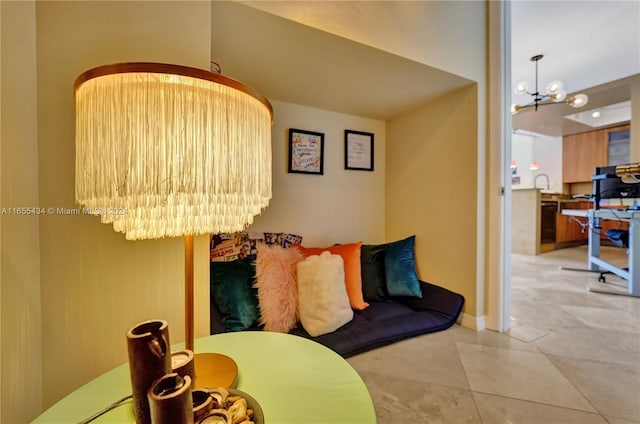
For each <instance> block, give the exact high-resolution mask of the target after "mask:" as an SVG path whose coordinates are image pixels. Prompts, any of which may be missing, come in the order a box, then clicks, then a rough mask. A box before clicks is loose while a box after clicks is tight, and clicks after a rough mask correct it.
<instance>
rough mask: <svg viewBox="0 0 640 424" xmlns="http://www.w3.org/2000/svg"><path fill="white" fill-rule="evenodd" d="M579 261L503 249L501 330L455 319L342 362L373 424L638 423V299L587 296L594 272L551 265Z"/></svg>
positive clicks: (607, 251)
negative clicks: (363, 392)
mask: <svg viewBox="0 0 640 424" xmlns="http://www.w3.org/2000/svg"><path fill="white" fill-rule="evenodd" d="M603 256H606V257H607V259H608V260H610V261H612V262H616V263H618V264H620V265H622V264H625V262H626V256H625V253H624V251H623V250H622V249H617V248H604V251H603ZM586 258H587V250H586V246H581V247H576V248H571V249H562V250H557V251H554V252H549V253H545V254H542V255H539V256H526V255H516V254H514V255H512V281H511V284H512V290H511V316H512V328H511V330H510V331H509V332H508V333H503V334H500V333H497V332H493V331H490V330H485V331H482V332H475V331H472V330H468V329H465V328H462V327H460V326H458V325H456V326H454V327H453V328H451V329H449V330H447V331H443V332H440V333H435V334H429V335H425V336H421V337H416V338H413V339H410V340H406V341H403V342H400V343H396V344H394V345H391V346H387V347H383V348H380V349H376V350H373V351H370V352H366V353H364V354H361V355H357V356H354V357H351V358H349V362H350V363H351V365H352V366H353V367H354V368H355V369H356V370H357V371H358V372H359V373H360V375H361V376H362V378H363V379H364V381H365V383H366V384H367V387H368V388H369V391H370V393H371V396H372V398H373V401H374V404H375V407H376V413H377V416H378V423H379V424H392V423H403V424H404V423H430V424H431V423H433V424H437V423H453V424H457V423H481V424H502V423H505V424H506V423H509V424H565V423H566V424H607V423H608V424H640V298H631V297H627V296H616V295H609V294H600V293H593V292H589V291H587V290H586V286H587V285H591V286H593V285H598V284H600V283H598V275H597V274H592V273H583V272H577V271H567V270H564V269H561V268H560V267H561V266H567V267H575V268H584V267H585V265H586V260H587V259H586ZM607 280H608V282H610V284H615V283H618V284H620V283H622V282H623V280H621V279H619V278H618V277H615V276H607Z"/></svg>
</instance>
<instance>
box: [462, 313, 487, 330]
mask: <svg viewBox="0 0 640 424" xmlns="http://www.w3.org/2000/svg"><path fill="white" fill-rule="evenodd" d="M458 324H460V325H461V326H463V327H465V328H469V329H471V330H476V331H482V330H484V329H486V328H487V323H486V320H485V316H484V315H481V316H479V317H476V316H473V315H469V314H464V313H463V314H462V315H460V318H458Z"/></svg>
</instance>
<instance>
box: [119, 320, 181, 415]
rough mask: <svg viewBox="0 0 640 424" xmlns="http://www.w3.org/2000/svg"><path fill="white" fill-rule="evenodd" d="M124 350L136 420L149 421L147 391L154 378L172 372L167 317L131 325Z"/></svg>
mask: <svg viewBox="0 0 640 424" xmlns="http://www.w3.org/2000/svg"><path fill="white" fill-rule="evenodd" d="M127 350H128V352H129V372H130V374H131V388H132V390H133V412H134V415H135V417H136V424H151V415H150V412H149V401H148V398H147V392H148V391H149V388H150V387H151V385H152V384H153V383H154V381H156V380H157V379H159V378H161V377H162V376H164V375H165V374H168V373H170V372H171V352H170V343H169V324H168V323H167V321H164V320H152V321H145V322H142V323H140V324H138V325H136V326H135V327H133V328H131V329H130V330H129V331H128V332H127Z"/></svg>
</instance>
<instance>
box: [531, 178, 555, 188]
mask: <svg viewBox="0 0 640 424" xmlns="http://www.w3.org/2000/svg"><path fill="white" fill-rule="evenodd" d="M538 177H545V178H546V179H547V190H549V189H551V185H550V184H549V176H548V175H547V174H538V175H536V177H535V178H534V179H533V188H538Z"/></svg>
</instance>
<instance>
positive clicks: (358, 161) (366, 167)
mask: <svg viewBox="0 0 640 424" xmlns="http://www.w3.org/2000/svg"><path fill="white" fill-rule="evenodd" d="M373 138H374V135H373V133H369V132H363V131H353V130H344V169H355V170H359V171H373Z"/></svg>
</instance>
